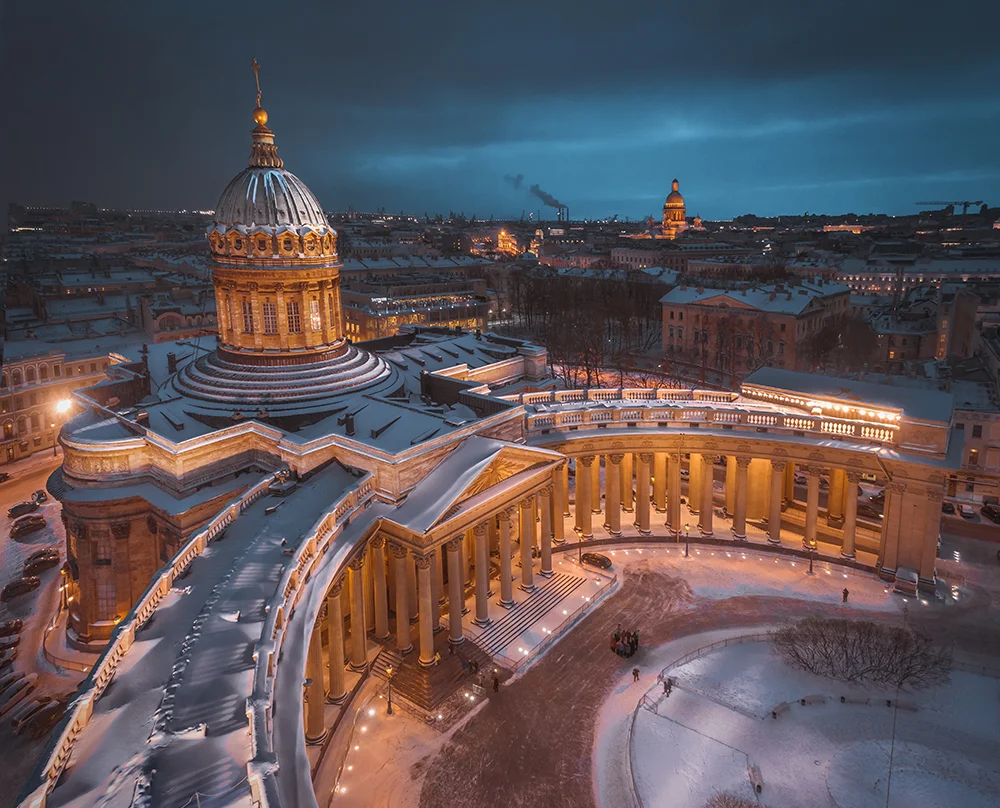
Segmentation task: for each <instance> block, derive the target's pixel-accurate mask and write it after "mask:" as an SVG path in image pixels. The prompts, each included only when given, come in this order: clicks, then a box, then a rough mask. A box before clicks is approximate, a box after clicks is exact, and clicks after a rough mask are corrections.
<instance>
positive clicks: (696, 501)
mask: <svg viewBox="0 0 1000 808" xmlns="http://www.w3.org/2000/svg"><path fill="white" fill-rule="evenodd" d="M703 471H704V469H703V468H702V463H701V455H700V454H698V453H697V452H691V456H690V459H689V460H688V510H689V511H690V512H691V513H695V514H696V513H699V512H700V511H701V491H702V482H701V477H702V472H703Z"/></svg>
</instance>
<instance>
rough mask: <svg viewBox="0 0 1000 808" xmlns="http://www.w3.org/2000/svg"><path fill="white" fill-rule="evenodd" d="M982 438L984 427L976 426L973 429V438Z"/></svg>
mask: <svg viewBox="0 0 1000 808" xmlns="http://www.w3.org/2000/svg"><path fill="white" fill-rule="evenodd" d="M982 436H983V425H982V424H976V425H975V426H974V427H972V437H974V438H981V437H982Z"/></svg>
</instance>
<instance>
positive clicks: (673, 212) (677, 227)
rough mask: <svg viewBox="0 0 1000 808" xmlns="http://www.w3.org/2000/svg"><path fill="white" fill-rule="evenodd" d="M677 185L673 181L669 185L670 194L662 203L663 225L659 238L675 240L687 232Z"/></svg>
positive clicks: (675, 181) (682, 202) (682, 201)
mask: <svg viewBox="0 0 1000 808" xmlns="http://www.w3.org/2000/svg"><path fill="white" fill-rule="evenodd" d="M678 186H679V183H678V182H677V180H674V181H673V182H672V183H671V184H670V193H669V194H668V195H667V201H666V202H664V203H663V224H662V225H660V233H661V235H660V237H661V238H668V239H671V240H673V239H675V238H677V236H678V235H679V234H680V233H682V232H684V231H685V230H687V226H688V224H687V219H685V218H684V197H683V196H681V192H680V191H679V190H677V189H678Z"/></svg>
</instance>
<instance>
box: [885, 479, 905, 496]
mask: <svg viewBox="0 0 1000 808" xmlns="http://www.w3.org/2000/svg"><path fill="white" fill-rule="evenodd" d="M885 490H886V491H892V492H893V493H896V494H902V493H903V492H904V491H905V490H906V483H897V482H888V483H886V484H885Z"/></svg>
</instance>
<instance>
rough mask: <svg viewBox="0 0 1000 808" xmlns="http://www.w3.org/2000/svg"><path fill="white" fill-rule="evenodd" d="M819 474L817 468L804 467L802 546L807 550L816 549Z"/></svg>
mask: <svg viewBox="0 0 1000 808" xmlns="http://www.w3.org/2000/svg"><path fill="white" fill-rule="evenodd" d="M819 472H820V469H819V468H818V467H817V466H806V485H807V488H806V534H805V536H803V537H802V546H803V547H804V548H805V549H807V550H812V549H814V548H815V547H816V522H817V521H818V519H819Z"/></svg>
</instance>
